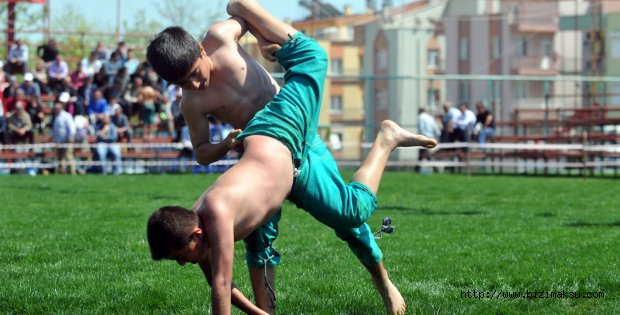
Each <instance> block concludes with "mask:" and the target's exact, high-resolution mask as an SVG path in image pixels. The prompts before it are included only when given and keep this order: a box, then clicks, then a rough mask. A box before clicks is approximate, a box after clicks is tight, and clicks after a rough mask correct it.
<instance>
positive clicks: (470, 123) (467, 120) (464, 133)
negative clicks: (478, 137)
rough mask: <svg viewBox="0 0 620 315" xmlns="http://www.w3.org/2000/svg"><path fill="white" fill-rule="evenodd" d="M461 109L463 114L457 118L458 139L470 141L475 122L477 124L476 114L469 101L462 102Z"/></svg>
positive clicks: (456, 130)
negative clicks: (468, 103)
mask: <svg viewBox="0 0 620 315" xmlns="http://www.w3.org/2000/svg"><path fill="white" fill-rule="evenodd" d="M459 109H460V110H461V115H460V116H459V117H458V118H457V120H456V128H455V133H456V140H458V141H462V142H470V141H471V134H472V132H473V129H474V124H476V114H474V112H472V111H471V110H470V109H469V108H468V106H467V103H461V105H459Z"/></svg>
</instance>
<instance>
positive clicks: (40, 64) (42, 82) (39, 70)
mask: <svg viewBox="0 0 620 315" xmlns="http://www.w3.org/2000/svg"><path fill="white" fill-rule="evenodd" d="M32 75H33V76H34V83H36V84H38V85H39V89H40V90H41V93H42V94H50V93H51V91H50V89H49V87H48V86H47V64H46V63H45V62H44V61H43V60H41V59H39V60H37V64H36V65H35V67H34V71H33V72H32Z"/></svg>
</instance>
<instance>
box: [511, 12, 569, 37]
mask: <svg viewBox="0 0 620 315" xmlns="http://www.w3.org/2000/svg"><path fill="white" fill-rule="evenodd" d="M511 28H512V32H513V33H537V34H541V33H546V34H555V33H557V32H558V19H557V17H555V16H553V15H551V14H550V15H549V16H545V17H519V16H518V15H517V16H515V17H514V18H513V19H512V23H511Z"/></svg>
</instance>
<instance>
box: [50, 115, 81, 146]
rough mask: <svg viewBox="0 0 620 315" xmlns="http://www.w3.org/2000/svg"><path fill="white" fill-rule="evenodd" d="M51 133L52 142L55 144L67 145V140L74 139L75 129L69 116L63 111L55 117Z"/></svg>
mask: <svg viewBox="0 0 620 315" xmlns="http://www.w3.org/2000/svg"><path fill="white" fill-rule="evenodd" d="M52 133H53V135H54V142H56V143H67V142H69V139H73V138H74V137H75V133H76V128H75V122H73V117H71V114H69V113H67V112H66V111H64V110H63V111H61V112H60V113H59V114H58V115H56V117H55V118H54V126H53V128H52Z"/></svg>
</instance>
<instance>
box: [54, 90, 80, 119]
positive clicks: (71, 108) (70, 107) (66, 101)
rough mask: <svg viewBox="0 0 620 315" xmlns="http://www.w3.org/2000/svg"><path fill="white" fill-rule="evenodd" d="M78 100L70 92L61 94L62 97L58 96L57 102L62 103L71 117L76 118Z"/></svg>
mask: <svg viewBox="0 0 620 315" xmlns="http://www.w3.org/2000/svg"><path fill="white" fill-rule="evenodd" d="M76 99H77V97H76V96H74V95H71V94H70V93H69V92H61V93H60V95H58V100H57V102H59V103H61V104H62V107H63V108H64V110H65V111H66V112H68V113H69V114H70V115H71V116H75V115H76V113H75V112H76V105H75V103H76V102H75V100H76Z"/></svg>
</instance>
